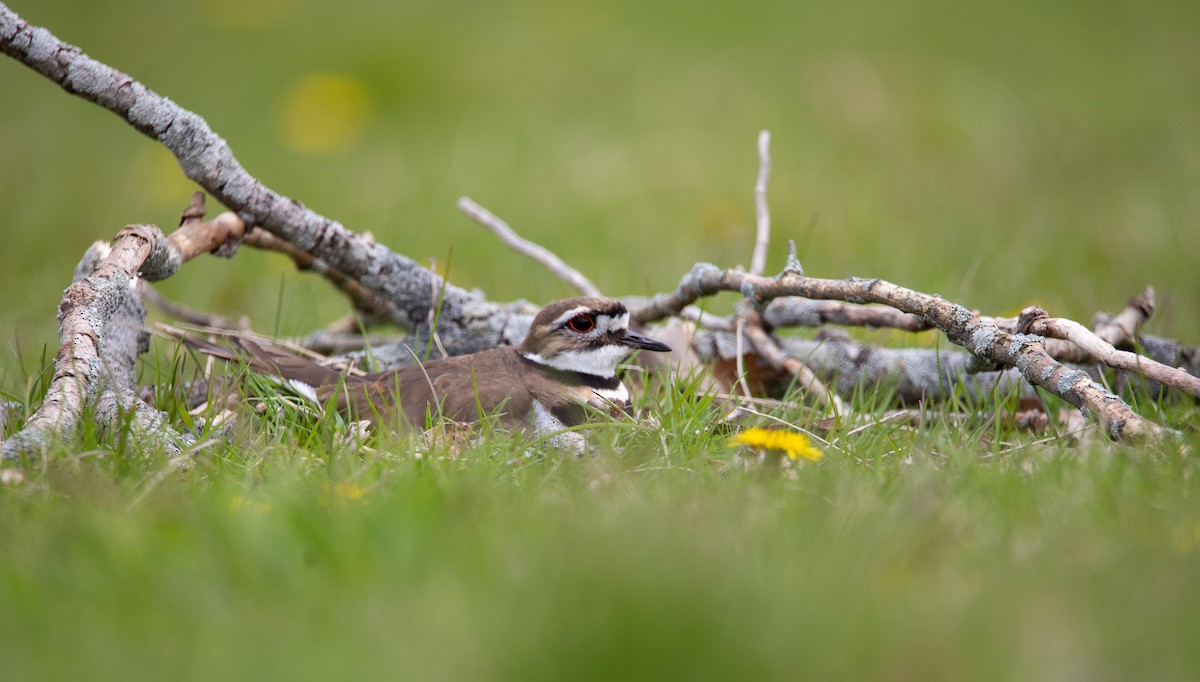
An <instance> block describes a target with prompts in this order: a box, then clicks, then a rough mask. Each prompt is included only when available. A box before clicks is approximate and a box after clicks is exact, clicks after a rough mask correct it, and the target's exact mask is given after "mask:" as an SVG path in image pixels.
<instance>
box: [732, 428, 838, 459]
mask: <svg viewBox="0 0 1200 682" xmlns="http://www.w3.org/2000/svg"><path fill="white" fill-rule="evenodd" d="M731 442H732V443H733V444H734V445H749V446H750V447H752V448H766V449H768V450H783V451H784V452H786V453H787V456H788V457H790V458H791V459H793V460H795V459H797V458H800V457H803V458H804V459H807V460H808V461H810V462H819V461H821V458H822V457H824V456H825V453H823V452H821V451H820V450H818V449H817V448H815V447H813V444H812V443H811V442H810V441H809V440H808V436H805V435H804V434H803V433H800V432H798V431H783V430H780V429H762V428H752V429H746V430H745V431H742V432H740V433H738V434H736V435H734V437H733V438H732V440H731Z"/></svg>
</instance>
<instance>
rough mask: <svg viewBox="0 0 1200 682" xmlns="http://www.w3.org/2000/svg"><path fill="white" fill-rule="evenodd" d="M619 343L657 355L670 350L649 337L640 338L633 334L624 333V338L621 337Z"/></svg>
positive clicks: (665, 345) (639, 335) (640, 336)
mask: <svg viewBox="0 0 1200 682" xmlns="http://www.w3.org/2000/svg"><path fill="white" fill-rule="evenodd" d="M621 343H623V344H625V345H626V346H632V347H634V348H641V349H642V350H652V351H655V352H658V353H664V352H667V351H670V350H671V347H670V346H668V345H667V344H665V343H659V342H658V341H655V340H654V339H652V338H650V337H649V336H642V335H641V334H635V333H633V332H625V336H622V337H621Z"/></svg>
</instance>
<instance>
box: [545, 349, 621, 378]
mask: <svg viewBox="0 0 1200 682" xmlns="http://www.w3.org/2000/svg"><path fill="white" fill-rule="evenodd" d="M632 352H633V349H632V348H630V347H628V346H622V345H619V344H608V345H604V346H599V347H597V348H590V349H588V350H568V351H563V352H562V353H559V354H558V355H555V356H554V357H552V358H544V357H542V356H541V355H538V354H537V353H524V355H525V358H526V359H528V360H532V361H534V362H536V363H538V364H539V365H545V366H546V367H553V368H554V369H561V370H563V371H566V372H581V373H583V374H591V375H593V376H598V377H603V378H605V379H610V378H612V377H613V376H615V375H616V373H617V364H618V363H619V362H621V361H622V360H624V359H625V358H626V357H627V356H628V355H629V354H630V353H632Z"/></svg>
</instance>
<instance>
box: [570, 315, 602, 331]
mask: <svg viewBox="0 0 1200 682" xmlns="http://www.w3.org/2000/svg"><path fill="white" fill-rule="evenodd" d="M567 326H568V327H570V328H571V331H573V332H579V333H580V334H586V333H587V332H590V331H592V330H593V329H595V328H596V320H594V319H592V318H591V317H589V316H587V315H576V316H575V317H572V318H571V319H570V320H568V321H567Z"/></svg>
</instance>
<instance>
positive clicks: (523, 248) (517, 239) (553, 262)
mask: <svg viewBox="0 0 1200 682" xmlns="http://www.w3.org/2000/svg"><path fill="white" fill-rule="evenodd" d="M458 210H460V211H462V212H463V213H465V214H466V215H467V217H468V218H470V219H471V220H474V221H475V222H477V223H479V224H480V225H482V226H484V227H486V228H487V229H489V230H491V231H492V234H495V235H496V236H497V237H499V238H500V241H502V242H504V243H505V245H507V246H508V247H509V248H510V249H512V250H513V251H516V252H517V253H519V254H521V255H523V256H529V257H530V258H532V259H533V260H535V261H537V262H538V263H540V264H541V265H542V267H544V268H546V269H547V270H549V271H550V272H552V273H554V275H555V276H556V277H558V278H559V279H561V280H562V281H564V282H566V283H567V284H569V285H571V288H573V289H574V290H575V291H578V292H579V293H580V294H582V295H583V296H600V295H601V294H600V287H598V286H596V285H595V284H592V281H591V280H590V279H588V278H587V277H585V276H584V275H583V273H581V272H579V271H578V270H576V269H575V268H573V267H571V266H570V265H567V264H566V263H565V262H564V261H563V260H562V259H561V258H559V257H558V256H557V255H555V254H554V252H552V251H550V250H549V249H547V248H546V247H544V246H542V245H541V244H535V243H534V242H531V241H529V240H528V239H525V238H523V237H522V236H521V235H519V234H517V233H516V231H514V230H513V229H512V228H511V227H509V226H508V223H506V222H504V221H503V220H501V219H500V218H499V217H497V216H496V215H495V214H494V213H492V212H491V211H489V210H487V209H486V208H484V207H482V206H480V205H479V204H477V203H475V202H474V201H472V200H471V198H470V197H462V198H461V199H459V200H458Z"/></svg>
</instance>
